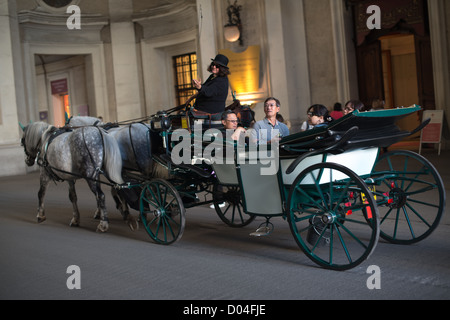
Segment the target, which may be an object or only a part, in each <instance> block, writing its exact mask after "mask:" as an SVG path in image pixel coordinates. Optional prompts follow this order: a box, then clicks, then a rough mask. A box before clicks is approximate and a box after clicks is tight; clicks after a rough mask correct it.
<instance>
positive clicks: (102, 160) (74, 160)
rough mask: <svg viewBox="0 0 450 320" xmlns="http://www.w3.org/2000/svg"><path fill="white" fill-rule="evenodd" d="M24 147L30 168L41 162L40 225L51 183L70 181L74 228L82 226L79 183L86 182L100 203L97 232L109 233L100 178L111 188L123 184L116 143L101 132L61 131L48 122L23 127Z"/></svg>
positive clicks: (94, 130)
mask: <svg viewBox="0 0 450 320" xmlns="http://www.w3.org/2000/svg"><path fill="white" fill-rule="evenodd" d="M22 129H23V137H22V146H23V147H24V150H25V154H26V159H25V162H26V164H27V165H28V166H32V165H34V163H35V162H36V160H37V163H38V165H39V166H40V167H41V169H40V189H39V193H38V198H39V207H38V214H37V219H38V222H43V221H45V219H46V217H45V212H44V197H45V193H46V190H47V186H48V184H49V182H50V181H52V180H54V181H67V182H68V184H69V199H70V201H71V202H72V205H73V218H72V220H71V222H70V225H71V226H78V225H79V224H80V214H79V211H78V206H77V195H76V191H75V181H76V180H77V179H85V180H86V181H87V183H88V185H89V188H90V189H91V191H92V192H93V193H94V194H95V197H96V200H97V214H98V215H99V216H100V223H99V225H98V226H97V231H100V232H106V231H107V230H108V227H109V225H108V214H107V211H106V206H105V195H104V193H103V192H102V190H101V187H100V185H101V183H100V174H101V173H103V174H104V175H105V177H107V178H108V180H109V181H110V182H111V184H122V183H123V179H122V176H121V170H122V158H121V155H120V150H119V146H118V144H117V142H116V140H115V139H114V138H113V137H111V136H109V135H108V134H106V132H105V131H104V130H103V129H101V128H96V127H84V128H78V129H72V130H67V129H58V128H56V127H54V126H51V125H49V124H47V123H44V122H35V123H31V124H29V125H27V126H26V127H23V126H22Z"/></svg>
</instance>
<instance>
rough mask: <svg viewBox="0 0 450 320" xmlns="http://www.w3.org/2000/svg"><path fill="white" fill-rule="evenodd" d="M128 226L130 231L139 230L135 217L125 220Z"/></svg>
mask: <svg viewBox="0 0 450 320" xmlns="http://www.w3.org/2000/svg"><path fill="white" fill-rule="evenodd" d="M127 224H128V227H129V228H130V229H131V231H138V230H139V222H137V220H135V219H132V220H131V219H130V220H128V221H127Z"/></svg>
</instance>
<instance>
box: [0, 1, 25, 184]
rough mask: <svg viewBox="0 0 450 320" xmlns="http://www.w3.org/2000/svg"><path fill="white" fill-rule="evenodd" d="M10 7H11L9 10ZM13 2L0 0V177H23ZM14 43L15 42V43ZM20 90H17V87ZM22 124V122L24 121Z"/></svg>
mask: <svg viewBox="0 0 450 320" xmlns="http://www.w3.org/2000/svg"><path fill="white" fill-rule="evenodd" d="M11 5H12V7H11ZM14 16H16V12H15V5H14V2H12V1H8V0H0V30H2V32H0V43H1V45H0V70H1V72H0V163H1V164H2V165H1V167H0V176H7V175H14V174H22V173H25V171H26V169H25V163H24V161H23V158H24V153H23V149H22V147H21V146H20V138H21V135H22V130H21V129H20V127H19V119H18V114H17V112H18V106H17V94H23V92H22V93H21V92H17V87H16V77H17V75H16V72H15V70H14V65H15V62H16V61H15V59H19V61H20V57H21V54H20V46H19V44H18V43H13V40H14V39H17V38H16V37H17V36H18V28H17V25H14V24H17V20H16V19H13V18H12V17H14ZM16 41H17V40H16ZM19 88H20V87H19ZM24 120H25V119H24Z"/></svg>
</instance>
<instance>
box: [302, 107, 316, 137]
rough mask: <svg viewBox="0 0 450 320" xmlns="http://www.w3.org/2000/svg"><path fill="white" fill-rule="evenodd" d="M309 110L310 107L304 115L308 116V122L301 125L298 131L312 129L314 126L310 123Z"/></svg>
mask: <svg viewBox="0 0 450 320" xmlns="http://www.w3.org/2000/svg"><path fill="white" fill-rule="evenodd" d="M311 108H312V107H309V108H308V111H307V113H306V115H307V116H308V120H306V121H305V122H303V123H302V126H301V127H300V131H306V130H309V129H313V128H314V125H313V124H312V123H311V116H310V114H311Z"/></svg>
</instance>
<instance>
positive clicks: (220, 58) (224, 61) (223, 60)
mask: <svg viewBox="0 0 450 320" xmlns="http://www.w3.org/2000/svg"><path fill="white" fill-rule="evenodd" d="M211 60H212V62H214V63H217V64H218V65H219V66H222V67H225V68H227V69H228V58H227V57H226V56H224V55H223V54H218V55H217V56H216V57H215V58H214V59H211Z"/></svg>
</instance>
